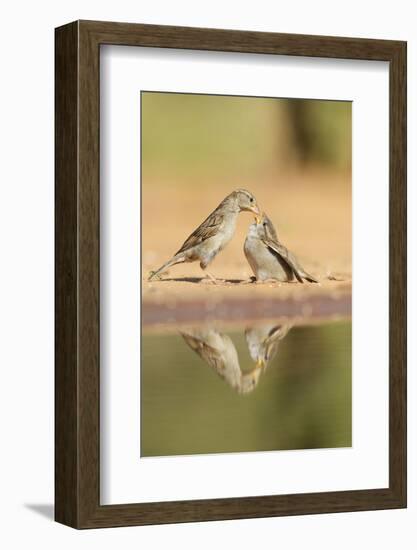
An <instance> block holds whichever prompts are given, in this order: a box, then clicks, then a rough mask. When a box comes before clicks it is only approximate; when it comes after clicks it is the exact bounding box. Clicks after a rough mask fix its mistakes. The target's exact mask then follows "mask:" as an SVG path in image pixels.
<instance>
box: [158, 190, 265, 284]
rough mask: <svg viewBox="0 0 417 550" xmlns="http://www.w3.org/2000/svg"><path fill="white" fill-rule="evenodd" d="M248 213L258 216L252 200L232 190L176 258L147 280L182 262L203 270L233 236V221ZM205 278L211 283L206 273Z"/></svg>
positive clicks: (243, 192) (254, 200)
mask: <svg viewBox="0 0 417 550" xmlns="http://www.w3.org/2000/svg"><path fill="white" fill-rule="evenodd" d="M242 211H247V212H252V213H253V214H255V215H256V216H259V215H260V211H259V207H258V204H257V202H256V199H255V197H254V196H253V195H252V193H250V192H249V191H246V190H245V189H236V190H235V191H233V193H230V195H228V196H227V197H226V198H225V199H223V200H222V202H221V203H220V204H219V206H218V207H217V208H216V209H215V210H214V211H213V212H212V213H211V214H210V215H209V216H208V218H206V219H205V220H204V221H203V223H202V224H201V225H200V226H199V227H197V229H196V230H195V231H194V232H193V233H192V234H191V235H190V236H189V237H188V239H187V240H186V241H185V242H184V244H183V245H182V246H181V248H180V249H179V250H178V252H177V253H176V254H174V256H173V257H172V258H171V259H170V260H169V261H168V262H166V263H165V264H164V265H163V266H162V267H160V268H159V269H157V270H156V271H152V272H151V273H150V275H149V278H148V280H149V281H150V280H152V279H154V278H155V277H156V276H157V275H158V274H159V273H161V272H162V271H164V270H165V269H168V268H169V267H171V266H173V265H175V264H179V263H182V262H195V261H199V262H200V267H201V269H203V270H205V269H206V267H207V266H208V265H209V263H210V262H211V261H212V260H213V259H214V258H215V256H216V255H217V254H218V253H219V252H220V251H221V250H223V248H224V247H225V246H226V245H227V244H228V242H229V241H230V240H231V238H232V237H233V235H234V232H235V229H236V222H237V217H238V215H239V213H240V212H242ZM207 276H208V277H209V278H210V279H211V280H213V281H215V280H216V279H215V278H214V277H213V276H212V275H211V274H209V273H207Z"/></svg>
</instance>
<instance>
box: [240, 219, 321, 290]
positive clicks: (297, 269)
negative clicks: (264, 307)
mask: <svg viewBox="0 0 417 550" xmlns="http://www.w3.org/2000/svg"><path fill="white" fill-rule="evenodd" d="M243 249H244V252H245V256H246V259H247V260H248V262H249V265H250V266H251V268H252V271H253V273H254V275H255V277H256V280H257V281H266V280H270V279H276V280H278V281H282V282H289V281H294V280H297V281H299V282H300V283H303V282H304V280H306V281H308V282H309V283H318V281H317V279H315V278H314V277H312V276H311V275H309V274H308V273H307V272H306V271H305V270H304V269H303V268H302V267H301V265H300V263H299V262H298V260H297V258H296V257H295V256H294V254H292V253H291V252H290V251H289V250H288V249H287V248H285V246H284V245H283V244H281V243H280V242H279V240H278V236H277V233H276V231H275V227H274V226H273V224H272V222H271V220H270V219H269V218H268V216H267V215H266V214H265V213H263V214H262V217H257V219H256V222H255V223H253V224H251V225H250V226H249V231H248V234H247V237H246V240H245V244H244V247H243Z"/></svg>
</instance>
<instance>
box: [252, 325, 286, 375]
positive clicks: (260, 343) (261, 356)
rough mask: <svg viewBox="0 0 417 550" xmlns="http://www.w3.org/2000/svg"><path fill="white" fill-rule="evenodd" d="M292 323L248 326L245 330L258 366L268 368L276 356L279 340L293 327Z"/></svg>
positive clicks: (253, 357) (253, 358)
mask: <svg viewBox="0 0 417 550" xmlns="http://www.w3.org/2000/svg"><path fill="white" fill-rule="evenodd" d="M291 327H292V324H291V323H285V324H282V325H274V324H272V323H268V324H264V325H256V326H254V327H248V328H247V329H246V330H245V338H246V343H247V345H248V349H249V355H250V356H251V358H252V360H253V361H254V362H255V363H256V367H257V368H262V369H263V368H266V367H267V366H268V364H269V362H270V361H271V360H272V359H273V358H274V357H275V356H276V354H277V351H278V344H279V342H280V341H281V340H282V339H283V338H285V336H286V335H287V334H288V332H289V330H290V329H291Z"/></svg>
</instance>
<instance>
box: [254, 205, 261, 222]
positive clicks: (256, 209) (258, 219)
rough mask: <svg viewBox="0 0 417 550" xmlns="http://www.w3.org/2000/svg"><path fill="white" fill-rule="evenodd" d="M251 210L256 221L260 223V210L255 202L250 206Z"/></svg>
mask: <svg viewBox="0 0 417 550" xmlns="http://www.w3.org/2000/svg"><path fill="white" fill-rule="evenodd" d="M252 212H253V213H254V214H255V220H256V223H260V221H261V211H260V210H259V206H258V205H257V204H255V206H254V207H253V208H252Z"/></svg>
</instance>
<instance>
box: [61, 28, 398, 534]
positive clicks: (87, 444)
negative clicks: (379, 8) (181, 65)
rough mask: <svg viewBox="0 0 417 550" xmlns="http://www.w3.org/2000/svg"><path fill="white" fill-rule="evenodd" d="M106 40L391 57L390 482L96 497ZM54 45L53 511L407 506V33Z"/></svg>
mask: <svg viewBox="0 0 417 550" xmlns="http://www.w3.org/2000/svg"><path fill="white" fill-rule="evenodd" d="M104 44H118V45H129V46H150V47H158V48H180V49H190V50H211V51H225V52H245V53H263V54H272V55H291V56H307V57H323V58H344V59H363V60H377V61H387V62H389V85H390V98H389V109H390V115H389V117H390V118H389V142H390V146H389V155H390V156H389V162H390V168H389V177H390V182H389V185H390V190H389V207H390V213H389V223H390V226H389V227H390V247H389V261H390V267H389V277H390V279H389V323H390V325H389V487H387V488H381V489H370V490H355V491H338V492H326V493H312V494H293V495H268V496H259V497H247V498H222V499H212V500H197V501H196V500H192V501H175V502H156V503H142V504H123V505H100V495H99V488H100V483H99V478H100V462H99V458H100V453H99V445H100V430H99V427H100V421H99V419H100V394H99V387H100V368H99V367H100V356H99V349H100V345H99V318H100V316H99V290H100V279H99V272H100V270H99V260H100V258H99V250H100V247H99V239H100V235H99V201H100V183H99V162H100V159H99V139H100V127H99V98H100V90H99V82H100V78H99V56H100V46H101V45H104ZM55 45H56V61H55V63H56V65H55V76H56V95H55V110H56V137H55V147H56V153H55V154H56V161H55V174H56V176H55V177H56V199H55V200H56V214H55V215H56V223H55V227H56V264H55V265H56V332H55V346H56V351H55V354H56V360H55V365H56V367H55V493H56V494H55V519H56V521H58V522H61V523H64V524H66V525H69V526H72V527H75V528H97V527H116V526H127V525H144V524H157V523H174V522H187V521H207V520H221V519H235V518H256V517H265V516H285V515H295V514H316V513H329V512H347V511H359V510H379V509H386V508H404V507H405V506H406V63H407V61H406V43H405V42H399V41H386V40H368V39H357V38H335V37H327V36H305V35H293V34H275V33H259V32H247V31H229V30H215V29H198V28H185V27H168V26H155V25H139V24H124V23H110V22H93V21H76V22H73V23H70V24H68V25H65V26H62V27H59V28H57V29H56V34H55ZM370 207H371V205H370ZM370 284H371V278H370Z"/></svg>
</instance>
